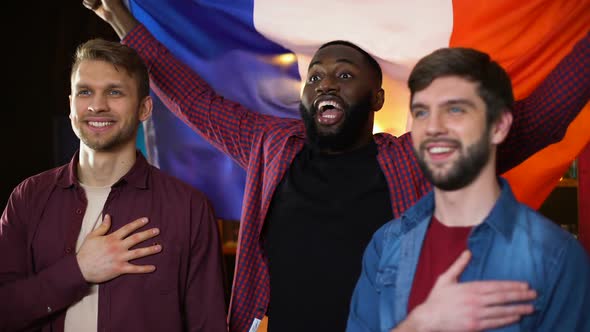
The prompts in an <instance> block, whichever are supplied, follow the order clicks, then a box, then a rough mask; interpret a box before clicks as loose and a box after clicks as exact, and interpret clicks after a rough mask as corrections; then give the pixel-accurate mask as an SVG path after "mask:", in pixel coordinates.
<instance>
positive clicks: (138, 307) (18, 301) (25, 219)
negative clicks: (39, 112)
mask: <svg viewBox="0 0 590 332" xmlns="http://www.w3.org/2000/svg"><path fill="white" fill-rule="evenodd" d="M77 164H78V154H77V153H76V155H75V156H74V158H73V159H72V161H71V162H70V163H69V164H68V165H64V166H62V167H59V168H55V169H52V170H49V171H46V172H44V173H41V174H39V175H36V176H33V177H31V178H28V179H26V180H25V181H23V182H22V183H20V184H19V185H18V186H17V187H16V188H15V189H14V191H13V192H12V194H11V196H10V199H9V201H8V204H7V206H6V209H5V210H4V213H3V214H2V219H0V299H1V300H0V331H5V330H8V331H13V330H20V329H23V328H28V329H30V330H42V331H63V329H64V318H65V313H66V310H67V308H68V307H69V306H70V305H72V304H74V303H75V302H76V301H78V300H80V299H81V298H82V297H83V296H84V295H86V293H87V292H88V291H89V287H90V285H89V284H88V283H87V282H86V281H85V280H84V278H83V277H82V273H81V272H80V268H79V266H78V264H77V261H76V257H75V247H76V240H77V237H78V234H79V232H80V227H81V224H82V218H83V217H84V212H85V210H86V205H87V202H86V197H85V194H84V190H83V189H82V188H81V187H80V185H79V184H78V180H77V176H76V169H77V168H76V166H77ZM103 213H108V214H110V215H111V216H112V226H111V229H110V230H109V233H111V232H113V231H115V230H117V229H119V228H120V227H121V226H123V225H125V224H127V223H129V222H131V221H133V220H135V219H137V218H140V217H148V218H149V223H148V224H147V225H146V226H144V227H142V228H140V229H139V230H138V231H142V230H145V229H149V228H151V227H158V228H159V229H160V234H159V235H158V236H156V237H155V238H153V239H150V240H148V241H146V243H140V244H139V245H138V246H137V247H145V246H148V245H152V244H153V243H154V242H157V243H160V244H162V252H160V253H158V254H156V255H153V256H149V257H144V258H141V259H137V260H135V261H133V263H135V264H154V265H155V266H156V271H155V272H153V273H149V274H133V275H131V274H130V275H122V276H119V277H117V278H115V279H113V280H110V281H108V282H105V283H101V284H100V287H99V298H98V331H206V332H213V331H224V332H225V331H226V318H225V316H226V313H225V303H224V290H223V284H222V282H223V277H222V268H221V248H220V240H219V233H218V228H217V224H216V221H215V218H214V215H213V212H212V209H211V206H210V204H209V202H208V200H207V199H206V197H205V196H204V195H203V194H202V193H200V192H198V191H196V190H195V189H194V188H192V187H190V186H189V185H187V184H185V183H183V182H181V181H179V180H177V179H175V178H173V177H171V176H169V175H166V174H164V173H162V172H161V171H160V170H158V169H157V168H155V167H153V166H151V165H149V164H148V163H147V162H146V160H145V158H144V157H143V155H142V154H141V153H137V161H136V163H135V165H134V166H133V168H132V169H131V170H130V171H129V172H128V173H127V174H126V175H125V176H124V177H123V178H122V179H121V180H119V181H118V182H117V183H116V184H115V185H113V187H112V189H111V192H110V194H109V197H108V199H107V201H106V203H105V207H104V211H103Z"/></svg>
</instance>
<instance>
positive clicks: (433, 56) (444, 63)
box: [408, 47, 514, 124]
mask: <svg viewBox="0 0 590 332" xmlns="http://www.w3.org/2000/svg"><path fill="white" fill-rule="evenodd" d="M447 76H458V77H461V78H464V79H466V80H468V81H471V82H475V83H477V84H478V88H477V93H478V95H479V96H480V97H481V98H482V99H483V101H484V102H485V104H486V115H487V120H488V124H491V123H493V122H495V121H496V120H498V118H499V117H500V115H501V114H502V112H506V111H511V110H512V106H513V104H514V94H513V92H512V83H511V81H510V76H508V73H506V71H505V70H504V68H502V66H500V65H499V64H498V63H497V62H496V61H494V60H493V59H492V58H491V57H490V56H489V55H488V54H487V53H484V52H481V51H478V50H476V49H473V48H465V47H446V48H441V49H438V50H436V51H434V52H432V53H430V54H429V55H427V56H425V57H424V58H422V59H420V61H418V63H417V64H416V66H414V69H412V72H411V73H410V77H409V79H408V87H409V88H410V102H411V100H412V99H413V98H414V94H415V93H416V92H419V91H421V90H423V89H425V88H427V87H428V86H429V85H430V83H432V81H434V80H435V79H437V78H440V77H447Z"/></svg>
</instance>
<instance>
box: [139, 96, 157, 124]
mask: <svg viewBox="0 0 590 332" xmlns="http://www.w3.org/2000/svg"><path fill="white" fill-rule="evenodd" d="M153 108H154V102H153V100H152V97H151V96H146V97H145V98H143V100H142V101H141V104H140V105H139V121H141V122H143V121H145V120H147V119H149V117H150V116H152V110H153Z"/></svg>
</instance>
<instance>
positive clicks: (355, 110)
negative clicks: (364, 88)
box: [299, 95, 372, 152]
mask: <svg viewBox="0 0 590 332" xmlns="http://www.w3.org/2000/svg"><path fill="white" fill-rule="evenodd" d="M371 100H372V98H371V95H367V96H366V97H364V98H362V99H361V100H360V101H359V102H358V103H356V104H353V105H350V106H349V107H348V108H346V109H344V110H343V112H344V122H343V123H342V124H341V125H340V128H339V129H338V130H337V131H336V132H335V133H320V132H319V131H318V128H317V124H316V121H315V115H316V113H317V112H318V109H317V108H316V107H315V106H314V105H312V106H311V107H310V109H307V108H306V107H305V106H304V105H303V103H300V104H299V112H300V113H301V118H302V119H303V123H304V124H305V130H306V134H307V135H306V136H307V142H308V144H309V145H310V146H311V147H312V148H314V149H318V150H319V151H334V152H342V151H346V150H348V149H350V148H351V147H352V146H354V145H355V144H356V143H357V142H358V141H359V139H360V138H361V136H362V135H363V131H364V130H365V127H366V126H367V122H368V121H369V115H370V112H371V111H370V109H371V106H372V105H371Z"/></svg>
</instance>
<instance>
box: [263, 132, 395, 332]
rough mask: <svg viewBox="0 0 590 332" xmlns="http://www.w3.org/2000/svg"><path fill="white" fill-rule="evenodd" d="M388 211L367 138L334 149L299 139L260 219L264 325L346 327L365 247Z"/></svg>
mask: <svg viewBox="0 0 590 332" xmlns="http://www.w3.org/2000/svg"><path fill="white" fill-rule="evenodd" d="M392 218H393V213H392V208H391V201H390V198H389V190H388V188H387V182H386V181H385V177H384V175H383V172H382V171H381V168H380V167H379V164H378V162H377V146H376V144H375V143H374V142H373V141H372V142H371V144H369V145H367V146H366V147H363V148H360V149H358V150H355V151H352V152H350V153H346V154H338V155H323V154H319V153H318V152H317V151H313V150H311V149H310V148H309V147H308V146H306V147H304V148H303V150H302V151H301V152H300V153H299V154H298V155H297V156H296V157H295V160H294V161H293V164H292V165H291V168H290V169H289V171H288V172H287V174H286V175H285V177H284V178H283V180H282V181H281V183H280V184H279V186H278V187H277V189H276V192H275V194H274V197H273V200H272V202H271V205H270V209H269V213H268V216H267V221H266V228H267V229H266V233H265V235H266V239H265V249H266V252H267V255H268V258H269V264H270V290H271V292H270V293H271V295H270V299H271V300H270V307H269V312H268V316H269V332H270V331H273V332H288V331H298V332H300V331H344V330H345V327H346V320H347V317H348V307H349V304H350V298H351V295H352V291H353V289H354V286H355V284H356V281H357V279H358V277H359V274H360V271H361V261H362V255H363V252H364V250H365V247H366V245H367V244H368V243H369V241H370V239H371V236H372V235H373V233H374V232H375V231H376V230H377V229H378V228H379V227H380V226H382V225H383V224H385V223H386V222H387V221H389V220H391V219H392Z"/></svg>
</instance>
